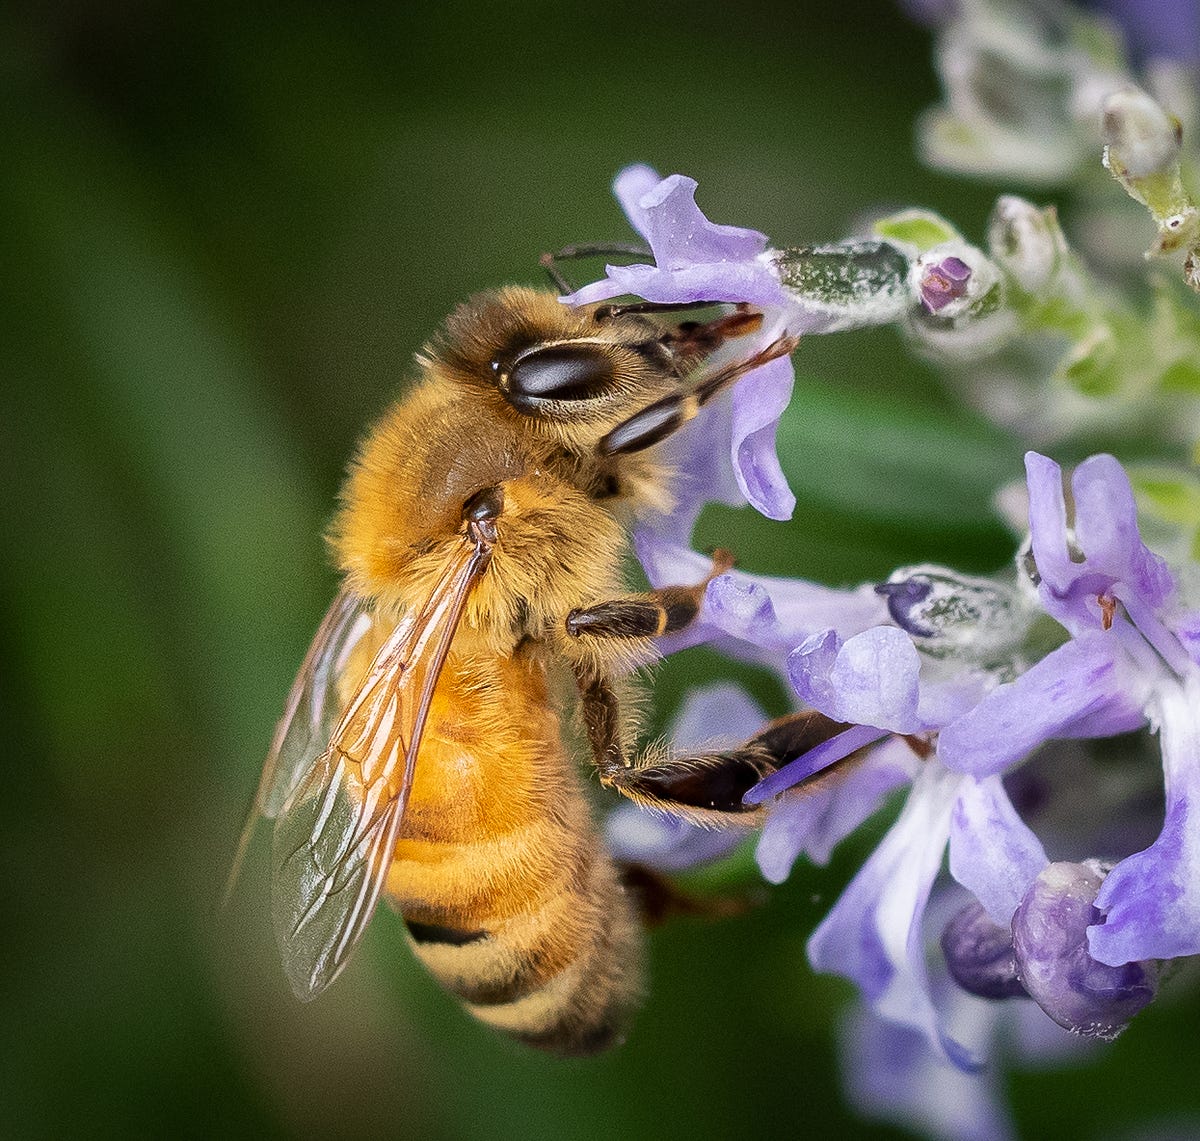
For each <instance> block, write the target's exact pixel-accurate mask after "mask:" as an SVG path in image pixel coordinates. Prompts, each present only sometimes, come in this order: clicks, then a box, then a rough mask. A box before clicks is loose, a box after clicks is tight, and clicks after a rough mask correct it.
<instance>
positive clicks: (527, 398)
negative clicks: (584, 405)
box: [506, 343, 614, 409]
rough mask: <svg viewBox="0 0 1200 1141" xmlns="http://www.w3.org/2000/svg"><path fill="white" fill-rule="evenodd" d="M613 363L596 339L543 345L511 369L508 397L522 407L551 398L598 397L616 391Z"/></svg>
mask: <svg viewBox="0 0 1200 1141" xmlns="http://www.w3.org/2000/svg"><path fill="white" fill-rule="evenodd" d="M613 383H614V378H613V365H612V361H611V360H610V359H609V356H608V353H607V352H605V350H604V348H603V346H601V345H598V344H594V343H575V344H571V343H568V344H561V345H543V346H538V347H534V348H532V349H529V350H527V351H526V352H524V353H522V354H521V356H519V357H518V358H517V359H516V360H515V361H514V362H513V365H512V368H510V369H509V371H508V391H507V393H506V395H507V397H508V399H509V400H510V401H511V402H512V403H513V404H515V405H516V406H517V407H518V408H529V409H532V408H536V407H537V406H538V405H539V404H541V403H542V402H543V401H549V400H595V399H596V398H598V397H602V396H605V395H606V394H608V393H609V392H611V391H612V388H613Z"/></svg>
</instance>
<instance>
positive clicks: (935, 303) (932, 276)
mask: <svg viewBox="0 0 1200 1141" xmlns="http://www.w3.org/2000/svg"><path fill="white" fill-rule="evenodd" d="M970 280H971V267H970V266H969V265H967V263H966V262H965V261H963V260H962V258H956V257H948V258H943V259H942V260H941V261H940V262H938V263H936V264H935V265H927V266H925V268H924V270H923V271H922V273H921V286H920V292H921V301H922V303H923V304H924V306H925V308H926V309H928V310H929V312H930V313H938V312H940V311H941V310H943V309H945V308H946V306H947V305H949V304H950V302H951V301H956V300H957V299H958V298H960V297H964V296H966V292H967V283H968V282H969V281H970Z"/></svg>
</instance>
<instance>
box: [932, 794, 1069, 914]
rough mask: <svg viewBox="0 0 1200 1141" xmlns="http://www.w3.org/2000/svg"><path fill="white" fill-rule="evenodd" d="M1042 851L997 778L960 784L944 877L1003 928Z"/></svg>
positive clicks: (1039, 867) (1033, 874)
mask: <svg viewBox="0 0 1200 1141" xmlns="http://www.w3.org/2000/svg"><path fill="white" fill-rule="evenodd" d="M1045 866H1046V850H1045V849H1044V848H1043V847H1042V845H1041V842H1040V841H1039V840H1038V838H1037V837H1036V836H1035V835H1034V834H1033V833H1032V832H1031V831H1030V829H1029V828H1028V827H1027V825H1026V824H1025V822H1024V821H1023V820H1022V819H1021V818H1020V817H1019V816H1018V815H1017V810H1016V809H1015V808H1013V806H1012V801H1010V800H1009V799H1008V793H1007V792H1005V791H1004V785H1003V784H1002V783H1001V780H1000V778H999V777H998V776H990V777H985V778H984V779H983V780H965V781H963V784H962V791H961V792H960V793H959V796H958V800H957V801H956V802H955V804H954V811H953V813H952V814H951V816H950V874H951V875H952V876H953V877H954V878H955V879H956V880H958V882H959V883H960V884H962V885H963V887H965V888H967V889H968V890H969V891H970V892H971V893H972V894H973V895H974V896H975V898H976V899H977V900H979V902H980V904H982V905H983V907H984V909H985V910H986V911H987V913H988V915H989V916H990V917H991V919H992V920H993V922H995V923H1000V924H1003V925H1004V927H1005V928H1006V929H1007V927H1008V924H1009V923H1010V922H1011V920H1012V915H1013V912H1014V911H1016V909H1017V905H1018V904H1019V903H1020V902H1021V899H1022V897H1023V896H1024V895H1025V892H1026V891H1028V889H1029V885H1030V884H1031V883H1032V882H1033V881H1034V879H1035V878H1036V877H1037V875H1038V873H1039V872H1040V871H1041V870H1042V868H1044V867H1045Z"/></svg>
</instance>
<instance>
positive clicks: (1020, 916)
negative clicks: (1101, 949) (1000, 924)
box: [1012, 863, 1158, 1039]
mask: <svg viewBox="0 0 1200 1141" xmlns="http://www.w3.org/2000/svg"><path fill="white" fill-rule="evenodd" d="M1102 880H1103V872H1102V871H1101V870H1100V869H1099V867H1098V866H1097V865H1095V864H1094V863H1088V864H1065V863H1063V864H1050V865H1048V866H1047V867H1046V868H1045V869H1044V870H1043V871H1042V873H1041V874H1040V875H1039V876H1038V878H1037V879H1036V880H1035V881H1034V883H1033V885H1032V886H1031V887H1030V889H1029V891H1028V892H1027V893H1026V896H1025V898H1024V899H1023V900H1022V901H1021V906H1020V907H1018V908H1017V911H1016V914H1015V915H1014V916H1013V922H1012V933H1013V947H1014V949H1015V951H1016V956H1017V973H1018V976H1019V977H1020V979H1021V982H1022V983H1023V984H1024V986H1025V989H1026V990H1027V991H1028V992H1029V995H1030V997H1031V998H1033V999H1034V1001H1036V1002H1037V1004H1038V1005H1039V1006H1040V1007H1041V1008H1042V1009H1043V1010H1044V1011H1045V1012H1046V1013H1047V1014H1048V1015H1050V1017H1051V1018H1053V1019H1054V1021H1055V1022H1057V1023H1058V1024H1059V1025H1060V1026H1064V1027H1066V1028H1067V1029H1068V1030H1070V1031H1072V1032H1073V1033H1076V1034H1082V1035H1085V1036H1086V1037H1090V1038H1105V1039H1107V1038H1115V1037H1116V1036H1117V1035H1118V1034H1119V1033H1120V1032H1121V1031H1122V1030H1123V1029H1124V1028H1125V1027H1126V1025H1128V1023H1129V1021H1130V1019H1132V1018H1133V1016H1134V1015H1135V1014H1137V1012H1138V1011H1139V1010H1141V1009H1142V1007H1144V1006H1145V1005H1146V1004H1147V1003H1149V1002H1150V1001H1151V1000H1152V999H1153V998H1154V995H1155V993H1156V991H1157V989H1158V967H1157V965H1156V964H1154V963H1152V962H1141V963H1126V964H1125V965H1123V966H1115V967H1114V966H1106V965H1105V964H1103V963H1099V962H1097V961H1096V960H1095V959H1093V958H1092V957H1091V955H1089V954H1088V951H1087V929H1088V927H1089V925H1091V924H1093V923H1095V922H1096V920H1097V919H1098V918H1099V917H1100V915H1099V912H1098V911H1097V910H1096V908H1095V907H1094V906H1093V901H1094V900H1095V898H1096V893H1097V891H1099V889H1100V884H1101V881H1102Z"/></svg>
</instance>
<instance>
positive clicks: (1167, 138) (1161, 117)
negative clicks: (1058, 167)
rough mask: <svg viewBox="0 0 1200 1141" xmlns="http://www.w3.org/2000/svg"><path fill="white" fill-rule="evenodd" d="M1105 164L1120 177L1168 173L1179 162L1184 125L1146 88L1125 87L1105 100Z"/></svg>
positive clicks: (1144, 176)
mask: <svg viewBox="0 0 1200 1141" xmlns="http://www.w3.org/2000/svg"><path fill="white" fill-rule="evenodd" d="M1103 115H1104V128H1103V129H1104V142H1105V144H1106V146H1105V165H1107V166H1108V168H1109V169H1110V170H1111V171H1112V172H1113V174H1114V175H1116V176H1117V177H1118V178H1121V177H1122V176H1123V175H1124V176H1126V177H1129V178H1146V177H1148V176H1150V175H1152V174H1164V173H1168V172H1169V171H1170V170H1171V168H1172V167H1173V166H1174V165H1175V164H1176V163H1177V162H1178V161H1179V152H1180V148H1181V146H1182V144H1183V128H1182V127H1181V125H1180V123H1179V120H1178V119H1176V118H1175V116H1174V115H1172V114H1170V113H1168V112H1167V111H1164V110H1163V109H1162V108H1161V107H1160V106H1159V105H1158V104H1157V103H1156V102H1155V101H1154V100H1153V99H1151V98H1150V96H1149V95H1147V94H1146V93H1145V92H1144V91H1142V90H1140V89H1139V88H1137V87H1126V88H1124V89H1123V90H1121V91H1116V92H1114V93H1113V94H1112V95H1110V96H1109V97H1108V98H1107V99H1106V100H1105V101H1104V112H1103Z"/></svg>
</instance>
